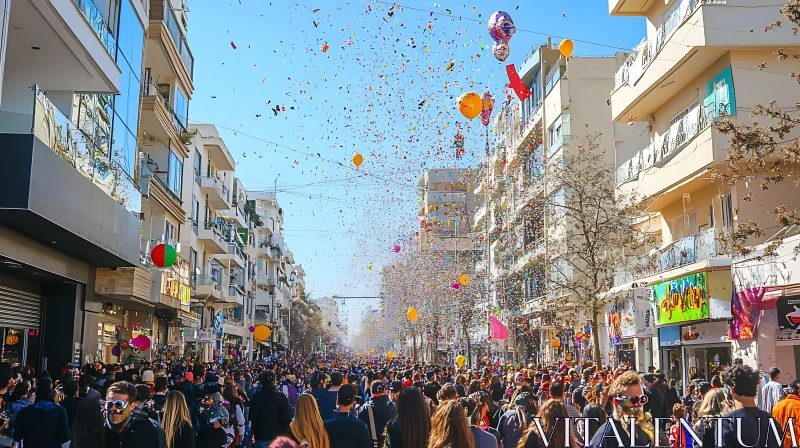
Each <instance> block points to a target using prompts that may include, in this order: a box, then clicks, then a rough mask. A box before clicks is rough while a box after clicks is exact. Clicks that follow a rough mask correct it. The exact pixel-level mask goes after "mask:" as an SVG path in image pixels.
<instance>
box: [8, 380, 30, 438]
mask: <svg viewBox="0 0 800 448" xmlns="http://www.w3.org/2000/svg"><path fill="white" fill-rule="evenodd" d="M30 389H31V383H30V382H28V381H25V380H23V381H20V382H18V383H17V384H16V385H15V386H14V392H12V393H11V396H10V397H9V400H8V403H7V405H6V406H7V407H6V409H7V410H6V417H7V419H6V423H5V425H3V427H2V431H1V432H2V434H3V436H5V437H6V438H7V439H8V440H13V439H12V436H13V433H14V425H15V424H16V422H17V416H18V415H19V411H21V410H22V409H23V408H25V407H27V406H28V405H29V403H28V395H29V393H30ZM9 446H10V444H9Z"/></svg>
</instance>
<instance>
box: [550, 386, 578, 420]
mask: <svg viewBox="0 0 800 448" xmlns="http://www.w3.org/2000/svg"><path fill="white" fill-rule="evenodd" d="M550 396H551V397H552V398H553V399H554V400H558V401H560V402H561V403H563V404H564V407H565V408H566V410H567V414H568V415H569V418H571V419H578V418H580V417H581V412H580V411H579V410H578V408H576V407H575V406H573V405H572V404H566V403H565V402H564V383H563V382H561V381H555V382H553V384H551V385H550ZM577 423H578V420H572V432H573V433H574V432H575V431H577V429H578V427H577V426H576V424H577Z"/></svg>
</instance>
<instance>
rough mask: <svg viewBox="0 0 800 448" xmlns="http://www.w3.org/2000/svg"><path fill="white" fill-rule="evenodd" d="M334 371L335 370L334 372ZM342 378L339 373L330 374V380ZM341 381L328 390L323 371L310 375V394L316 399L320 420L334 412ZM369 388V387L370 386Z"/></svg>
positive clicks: (328, 417)
mask: <svg viewBox="0 0 800 448" xmlns="http://www.w3.org/2000/svg"><path fill="white" fill-rule="evenodd" d="M334 373H335V372H334ZM340 379H341V380H343V378H342V377H341V374H340V375H335V374H334V375H331V382H333V381H334V380H336V381H339V380H340ZM341 385H342V383H341V382H339V384H338V385H337V384H334V385H333V386H331V390H328V381H327V375H325V373H323V372H316V373H314V374H313V375H311V395H313V396H314V398H316V399H317V406H319V415H321V416H322V420H328V419H330V418H331V417H333V415H334V413H335V412H336V391H337V390H338V389H339V387H341ZM370 390H371V387H370Z"/></svg>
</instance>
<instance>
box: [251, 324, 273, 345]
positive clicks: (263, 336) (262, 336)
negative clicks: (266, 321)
mask: <svg viewBox="0 0 800 448" xmlns="http://www.w3.org/2000/svg"><path fill="white" fill-rule="evenodd" d="M270 334H272V330H270V329H269V327H268V326H266V325H259V326H257V327H256V329H255V331H253V337H254V338H256V339H257V340H259V341H266V340H267V339H269V335H270Z"/></svg>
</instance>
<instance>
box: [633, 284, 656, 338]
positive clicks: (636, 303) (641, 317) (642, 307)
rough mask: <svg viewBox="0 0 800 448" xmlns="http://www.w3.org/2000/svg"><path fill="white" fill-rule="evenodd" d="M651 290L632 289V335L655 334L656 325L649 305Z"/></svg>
mask: <svg viewBox="0 0 800 448" xmlns="http://www.w3.org/2000/svg"><path fill="white" fill-rule="evenodd" d="M651 298H652V291H650V288H634V289H633V310H634V314H635V316H636V317H635V318H634V323H635V325H636V332H635V334H634V336H636V337H639V338H651V337H653V336H655V335H656V325H655V322H654V317H653V309H652V308H651V307H650V303H651Z"/></svg>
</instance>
